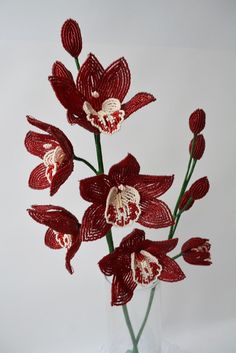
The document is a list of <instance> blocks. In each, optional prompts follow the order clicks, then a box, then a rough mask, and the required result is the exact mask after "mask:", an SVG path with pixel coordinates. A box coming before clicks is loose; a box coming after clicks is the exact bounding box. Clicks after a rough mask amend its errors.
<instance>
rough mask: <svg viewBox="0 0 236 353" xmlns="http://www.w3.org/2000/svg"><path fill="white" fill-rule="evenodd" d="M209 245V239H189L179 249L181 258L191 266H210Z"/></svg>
mask: <svg viewBox="0 0 236 353" xmlns="http://www.w3.org/2000/svg"><path fill="white" fill-rule="evenodd" d="M210 248H211V244H210V243H209V239H203V238H191V239H189V240H188V241H186V242H185V243H184V244H183V246H182V249H181V252H182V255H183V258H184V260H185V261H186V262H188V263H189V264H191V265H203V266H207V265H211V263H212V262H211V256H210Z"/></svg>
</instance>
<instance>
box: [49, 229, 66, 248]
mask: <svg viewBox="0 0 236 353" xmlns="http://www.w3.org/2000/svg"><path fill="white" fill-rule="evenodd" d="M44 242H45V245H46V246H48V247H49V248H50V249H55V250H58V249H62V248H63V246H61V245H60V244H59V243H58V241H56V234H55V232H54V230H53V229H51V228H48V230H47V231H46V234H45V238H44Z"/></svg>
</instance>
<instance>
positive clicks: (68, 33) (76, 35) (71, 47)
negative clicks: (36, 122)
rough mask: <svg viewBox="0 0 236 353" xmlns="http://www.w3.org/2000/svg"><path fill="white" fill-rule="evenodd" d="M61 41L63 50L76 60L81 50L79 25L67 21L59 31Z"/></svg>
mask: <svg viewBox="0 0 236 353" xmlns="http://www.w3.org/2000/svg"><path fill="white" fill-rule="evenodd" d="M61 41H62V45H63V47H64V48H65V50H66V51H67V52H68V53H69V54H70V55H72V56H73V57H74V58H77V57H78V56H79V54H80V52H81V50H82V37H81V33H80V28H79V25H78V23H77V22H76V21H74V20H72V19H69V20H66V22H65V23H64V24H63V26H62V29H61Z"/></svg>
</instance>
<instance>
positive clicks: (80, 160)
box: [74, 156, 98, 174]
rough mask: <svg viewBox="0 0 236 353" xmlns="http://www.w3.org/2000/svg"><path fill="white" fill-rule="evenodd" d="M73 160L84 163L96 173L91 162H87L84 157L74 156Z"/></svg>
mask: <svg viewBox="0 0 236 353" xmlns="http://www.w3.org/2000/svg"><path fill="white" fill-rule="evenodd" d="M74 160H76V161H79V162H82V163H84V164H86V165H87V166H88V167H89V168H90V169H91V170H92V171H93V172H94V173H95V174H98V172H97V169H96V168H94V166H93V165H92V164H91V163H89V162H88V161H87V160H86V159H84V158H80V157H77V156H74Z"/></svg>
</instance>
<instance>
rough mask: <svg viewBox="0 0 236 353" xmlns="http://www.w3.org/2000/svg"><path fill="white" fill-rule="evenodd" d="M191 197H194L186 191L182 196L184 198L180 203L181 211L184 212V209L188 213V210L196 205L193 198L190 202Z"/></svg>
mask: <svg viewBox="0 0 236 353" xmlns="http://www.w3.org/2000/svg"><path fill="white" fill-rule="evenodd" d="M190 197H192V195H191V194H190V192H189V191H186V192H185V193H184V194H183V196H182V198H181V200H180V203H179V209H180V211H182V210H183V209H184V211H187V210H189V209H190V208H191V207H192V205H193V204H194V200H193V198H192V199H191V201H189V200H190ZM187 203H188V206H187V207H186V204H187Z"/></svg>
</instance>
